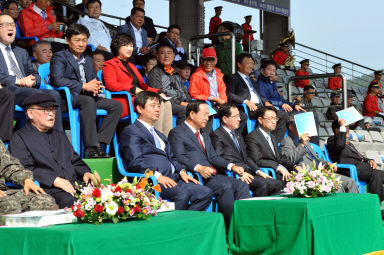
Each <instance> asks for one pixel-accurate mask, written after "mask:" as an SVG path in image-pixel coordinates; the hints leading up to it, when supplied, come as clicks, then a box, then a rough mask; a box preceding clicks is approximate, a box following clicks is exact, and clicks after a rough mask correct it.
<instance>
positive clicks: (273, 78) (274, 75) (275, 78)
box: [256, 74, 277, 81]
mask: <svg viewBox="0 0 384 255" xmlns="http://www.w3.org/2000/svg"><path fill="white" fill-rule="evenodd" d="M256 78H257V77H256ZM269 79H270V80H271V81H277V75H276V74H273V75H271V76H270V77H269Z"/></svg>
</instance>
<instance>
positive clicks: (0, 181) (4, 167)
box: [0, 140, 58, 215]
mask: <svg viewBox="0 0 384 255" xmlns="http://www.w3.org/2000/svg"><path fill="white" fill-rule="evenodd" d="M5 180H7V181H12V182H13V183H14V184H17V185H19V186H23V187H24V189H9V188H8V187H7V186H6V185H5ZM56 209H58V206H57V205H56V204H55V199H53V197H51V196H49V195H47V194H45V192H44V190H42V189H41V188H40V187H39V186H37V185H36V184H35V182H34V181H33V176H32V172H31V171H29V170H27V169H25V168H24V167H23V165H22V164H20V162H19V160H17V159H16V158H14V157H12V156H11V155H10V154H9V152H8V151H7V149H6V148H5V146H4V144H3V142H1V140H0V215H2V214H8V213H20V212H24V211H32V210H56Z"/></svg>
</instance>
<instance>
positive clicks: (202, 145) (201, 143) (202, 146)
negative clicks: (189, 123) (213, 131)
mask: <svg viewBox="0 0 384 255" xmlns="http://www.w3.org/2000/svg"><path fill="white" fill-rule="evenodd" d="M195 135H196V138H197V141H199V144H200V146H201V148H202V149H203V151H204V152H205V153H207V151H206V150H205V147H204V144H203V142H202V141H201V139H200V133H199V131H196V133H195ZM209 167H210V168H212V169H213V170H215V172H214V173H213V174H212V175H216V174H217V170H216V168H215V167H214V166H212V165H210V166H209Z"/></svg>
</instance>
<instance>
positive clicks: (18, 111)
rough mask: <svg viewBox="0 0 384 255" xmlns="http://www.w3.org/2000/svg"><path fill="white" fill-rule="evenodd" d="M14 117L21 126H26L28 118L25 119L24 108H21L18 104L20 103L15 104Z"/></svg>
mask: <svg viewBox="0 0 384 255" xmlns="http://www.w3.org/2000/svg"><path fill="white" fill-rule="evenodd" d="M14 118H15V119H16V120H17V122H18V123H19V128H21V127H24V126H25V122H26V119H25V113H24V109H23V108H21V107H20V106H18V105H15V113H14Z"/></svg>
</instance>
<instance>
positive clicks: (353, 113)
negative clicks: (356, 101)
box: [336, 106, 363, 126]
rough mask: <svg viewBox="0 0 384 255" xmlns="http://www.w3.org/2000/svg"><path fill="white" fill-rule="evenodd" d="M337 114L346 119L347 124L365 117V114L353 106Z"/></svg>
mask: <svg viewBox="0 0 384 255" xmlns="http://www.w3.org/2000/svg"><path fill="white" fill-rule="evenodd" d="M336 115H337V117H339V119H344V120H345V125H346V126H347V125H349V124H351V123H354V122H357V121H359V120H362V119H363V116H362V115H361V114H360V113H359V111H358V110H356V108H355V107H353V106H352V107H349V108H347V109H344V110H340V111H338V112H336Z"/></svg>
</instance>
